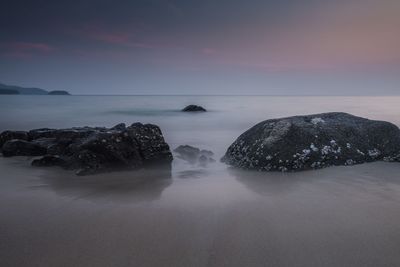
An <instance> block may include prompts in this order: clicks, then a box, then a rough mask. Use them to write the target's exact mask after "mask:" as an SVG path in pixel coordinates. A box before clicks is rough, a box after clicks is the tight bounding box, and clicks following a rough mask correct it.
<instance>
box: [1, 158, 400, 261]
mask: <svg viewBox="0 0 400 267" xmlns="http://www.w3.org/2000/svg"><path fill="white" fill-rule="evenodd" d="M0 168H1V170H2V179H1V180H0V183H1V185H0V191H1V192H0V210H1V214H2V215H1V222H0V226H1V227H0V235H1V243H0V265H1V266H398V265H400V258H399V257H398V244H399V242H400V225H399V223H398V222H399V220H400V213H399V212H398V211H399V209H400V181H399V179H398V177H394V176H393V175H392V174H393V173H399V171H400V164H396V163H384V162H376V163H369V164H363V165H357V166H352V167H331V168H327V169H323V170H318V171H307V172H302V173H288V174H282V173H268V174H266V173H263V174H261V173H255V172H243V171H234V170H213V171H207V170H204V171H197V172H196V171H193V172H191V173H188V172H187V171H173V172H172V174H171V175H172V178H171V177H170V178H168V175H169V174H168V173H161V174H157V173H151V172H149V173H144V172H140V175H138V173H135V172H120V173H112V174H99V175H95V176H87V177H76V176H75V175H74V174H73V173H71V172H68V171H64V170H61V169H41V168H32V167H30V166H29V161H27V160H26V159H25V158H11V159H4V158H2V159H0ZM145 176H146V177H145ZM143 178H144V179H145V180H144V179H143ZM152 178H157V179H152ZM163 178H165V179H163Z"/></svg>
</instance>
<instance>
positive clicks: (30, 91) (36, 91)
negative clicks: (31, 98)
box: [0, 83, 69, 95]
mask: <svg viewBox="0 0 400 267" xmlns="http://www.w3.org/2000/svg"><path fill="white" fill-rule="evenodd" d="M0 90H1V91H4V90H6V91H5V92H7V91H8V90H11V91H17V92H18V94H20V95H49V94H51V95H69V93H68V92H67V91H51V92H50V93H49V92H48V91H46V90H44V89H40V88H30V87H20V86H15V85H6V84H2V83H0ZM1 91H0V94H4V93H1ZM14 94H15V93H14Z"/></svg>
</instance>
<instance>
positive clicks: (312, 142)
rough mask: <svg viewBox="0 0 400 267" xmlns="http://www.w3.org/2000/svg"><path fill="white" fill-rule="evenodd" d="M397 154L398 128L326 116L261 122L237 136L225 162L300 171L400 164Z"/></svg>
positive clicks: (349, 117)
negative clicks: (375, 163)
mask: <svg viewBox="0 0 400 267" xmlns="http://www.w3.org/2000/svg"><path fill="white" fill-rule="evenodd" d="M399 152H400V130H399V128H398V127H397V126H395V125H393V124H391V123H389V122H384V121H374V120H368V119H365V118H361V117H356V116H353V115H350V114H347V113H322V114H315V115H308V116H294V117H288V118H281V119H272V120H266V121H263V122H261V123H259V124H257V125H255V126H254V127H252V128H250V129H249V130H248V131H246V132H244V133H243V134H242V135H241V136H239V138H238V139H237V140H236V141H235V142H234V143H233V144H232V145H231V146H230V147H229V148H228V150H227V152H226V154H225V156H224V157H223V158H222V159H221V160H222V161H223V162H225V163H227V164H229V165H232V166H235V167H239V168H243V169H255V170H261V171H298V170H307V169H318V168H323V167H327V166H331V165H353V164H359V163H364V162H370V161H376V160H383V159H386V160H396V159H398V158H399Z"/></svg>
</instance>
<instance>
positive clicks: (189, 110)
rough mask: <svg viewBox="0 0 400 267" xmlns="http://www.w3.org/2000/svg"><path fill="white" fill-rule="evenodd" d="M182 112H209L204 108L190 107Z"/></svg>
mask: <svg viewBox="0 0 400 267" xmlns="http://www.w3.org/2000/svg"><path fill="white" fill-rule="evenodd" d="M182 111H185V112H194V111H202V112H205V111H207V110H206V109H205V108H203V107H202V106H197V105H189V106H186V107H185V108H184V109H182Z"/></svg>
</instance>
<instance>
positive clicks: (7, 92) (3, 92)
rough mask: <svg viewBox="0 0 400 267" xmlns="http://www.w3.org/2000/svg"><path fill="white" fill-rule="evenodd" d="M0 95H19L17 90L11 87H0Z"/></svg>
mask: <svg viewBox="0 0 400 267" xmlns="http://www.w3.org/2000/svg"><path fill="white" fill-rule="evenodd" d="M0 95H19V92H18V91H17V90H13V89H0Z"/></svg>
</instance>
